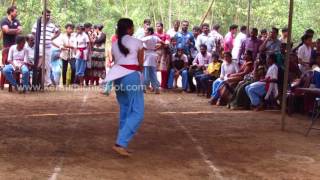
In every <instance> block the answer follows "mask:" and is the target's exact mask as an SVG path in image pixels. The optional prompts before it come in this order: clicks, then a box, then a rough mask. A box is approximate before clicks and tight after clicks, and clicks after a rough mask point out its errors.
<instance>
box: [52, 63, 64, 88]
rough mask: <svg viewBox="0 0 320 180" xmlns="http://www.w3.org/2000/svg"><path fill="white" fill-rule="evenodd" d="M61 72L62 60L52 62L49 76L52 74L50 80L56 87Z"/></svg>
mask: <svg viewBox="0 0 320 180" xmlns="http://www.w3.org/2000/svg"><path fill="white" fill-rule="evenodd" d="M61 70H62V60H61V59H55V60H52V61H51V74H52V79H53V80H54V82H55V84H56V85H59V84H60V77H61Z"/></svg>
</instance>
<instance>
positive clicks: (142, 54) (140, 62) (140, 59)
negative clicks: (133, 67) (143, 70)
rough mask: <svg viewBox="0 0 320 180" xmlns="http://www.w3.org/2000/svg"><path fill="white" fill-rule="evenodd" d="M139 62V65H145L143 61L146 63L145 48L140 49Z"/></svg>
mask: <svg viewBox="0 0 320 180" xmlns="http://www.w3.org/2000/svg"><path fill="white" fill-rule="evenodd" d="M138 62H139V66H140V67H143V63H144V50H143V49H139V50H138Z"/></svg>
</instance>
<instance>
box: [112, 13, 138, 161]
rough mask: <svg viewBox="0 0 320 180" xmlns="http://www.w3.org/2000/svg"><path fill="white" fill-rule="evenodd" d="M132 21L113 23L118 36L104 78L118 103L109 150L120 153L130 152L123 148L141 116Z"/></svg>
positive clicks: (136, 42) (128, 154)
mask: <svg viewBox="0 0 320 180" xmlns="http://www.w3.org/2000/svg"><path fill="white" fill-rule="evenodd" d="M133 32H134V25H133V21H132V20H131V19H128V18H123V19H120V20H119V21H118V24H117V37H118V40H117V41H116V42H115V43H113V44H112V49H111V51H112V56H113V59H114V61H115V64H114V65H113V66H112V68H111V69H110V71H109V73H108V74H107V77H106V81H107V82H111V81H114V86H115V91H116V95H117V100H118V103H119V106H120V123H119V131H118V137H117V140H116V144H115V145H114V146H113V150H114V151H116V152H117V153H118V154H120V155H122V156H130V155H131V154H130V153H129V152H128V151H127V150H126V148H127V147H128V144H129V141H130V140H131V139H132V137H133V136H134V134H135V133H136V132H137V130H138V128H139V126H140V124H141V123H142V120H143V117H144V97H143V96H144V94H143V89H144V88H143V85H142V82H141V73H140V72H139V71H141V68H142V66H143V57H144V52H143V45H142V41H140V40H138V39H136V38H134V37H132V35H133Z"/></svg>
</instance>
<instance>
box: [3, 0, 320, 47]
mask: <svg viewBox="0 0 320 180" xmlns="http://www.w3.org/2000/svg"><path fill="white" fill-rule="evenodd" d="M41 2H42V1H40V0H17V6H18V8H19V11H20V12H19V19H20V21H21V22H22V24H23V28H24V33H25V34H27V33H29V32H30V30H31V28H32V25H33V24H34V23H35V21H36V18H37V17H39V16H40V15H41V11H42V8H43V6H42V4H41ZM170 2H172V4H171V5H170ZM210 2H211V0H148V1H146V0H48V7H49V9H50V10H51V11H52V18H53V21H54V23H55V24H58V25H60V26H61V27H63V26H64V25H65V24H66V23H67V22H72V23H75V24H77V23H84V22H91V23H93V24H96V23H102V24H104V26H105V29H104V31H105V32H107V34H108V35H109V36H111V35H112V34H113V33H114V27H115V24H116V22H117V20H118V19H119V18H120V17H130V18H132V19H133V20H134V22H135V24H136V26H141V25H142V21H143V19H145V18H147V17H148V18H150V19H152V20H153V21H163V22H164V24H165V27H166V29H168V28H169V27H170V23H169V22H170V19H171V22H172V21H174V20H175V19H187V20H189V21H190V22H191V26H193V25H199V23H200V22H201V18H202V16H203V15H204V14H205V12H206V10H207V9H208V6H209V4H210ZM252 2H253V4H252V16H251V22H250V23H251V27H253V26H254V27H257V28H259V29H261V28H270V27H271V26H277V27H279V28H282V27H285V26H286V24H287V21H288V1H287V0H252ZM10 3H11V0H1V1H0V4H1V5H2V6H1V7H0V10H1V12H2V15H3V16H4V15H5V12H6V7H8V6H9V5H10ZM170 7H171V11H170V10H169V9H170ZM294 7H295V13H294V20H293V37H294V40H295V41H298V40H299V37H300V36H301V34H302V33H303V32H304V30H305V29H307V28H313V29H314V30H315V31H316V32H320V16H318V9H317V7H320V1H319V0H295V6H294ZM247 11H248V0H215V2H214V5H213V8H212V10H211V11H210V12H209V15H208V17H207V19H206V22H208V23H210V24H214V23H220V24H221V25H222V32H223V33H225V32H226V31H227V29H228V27H229V25H231V24H233V23H235V24H239V25H242V24H244V25H246V24H247ZM170 17H171V18H170Z"/></svg>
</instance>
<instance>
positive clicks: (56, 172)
mask: <svg viewBox="0 0 320 180" xmlns="http://www.w3.org/2000/svg"><path fill="white" fill-rule="evenodd" d="M87 99H88V93H86V94H85V95H84V96H83V99H82V103H81V106H80V108H79V112H81V111H82V110H83V107H84V104H85V103H86V102H87ZM78 124H79V118H77V120H76V122H75V123H74V128H73V130H72V132H71V136H70V137H69V139H67V141H66V142H65V144H64V147H67V146H68V145H69V144H70V143H71V141H72V139H73V137H74V133H75V129H76V127H77V126H78ZM64 159H65V156H64V155H62V156H61V157H60V160H59V163H58V165H57V166H56V167H55V168H54V169H53V173H52V175H51V176H50V177H49V180H58V176H59V174H60V173H61V172H62V167H63V163H64Z"/></svg>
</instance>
